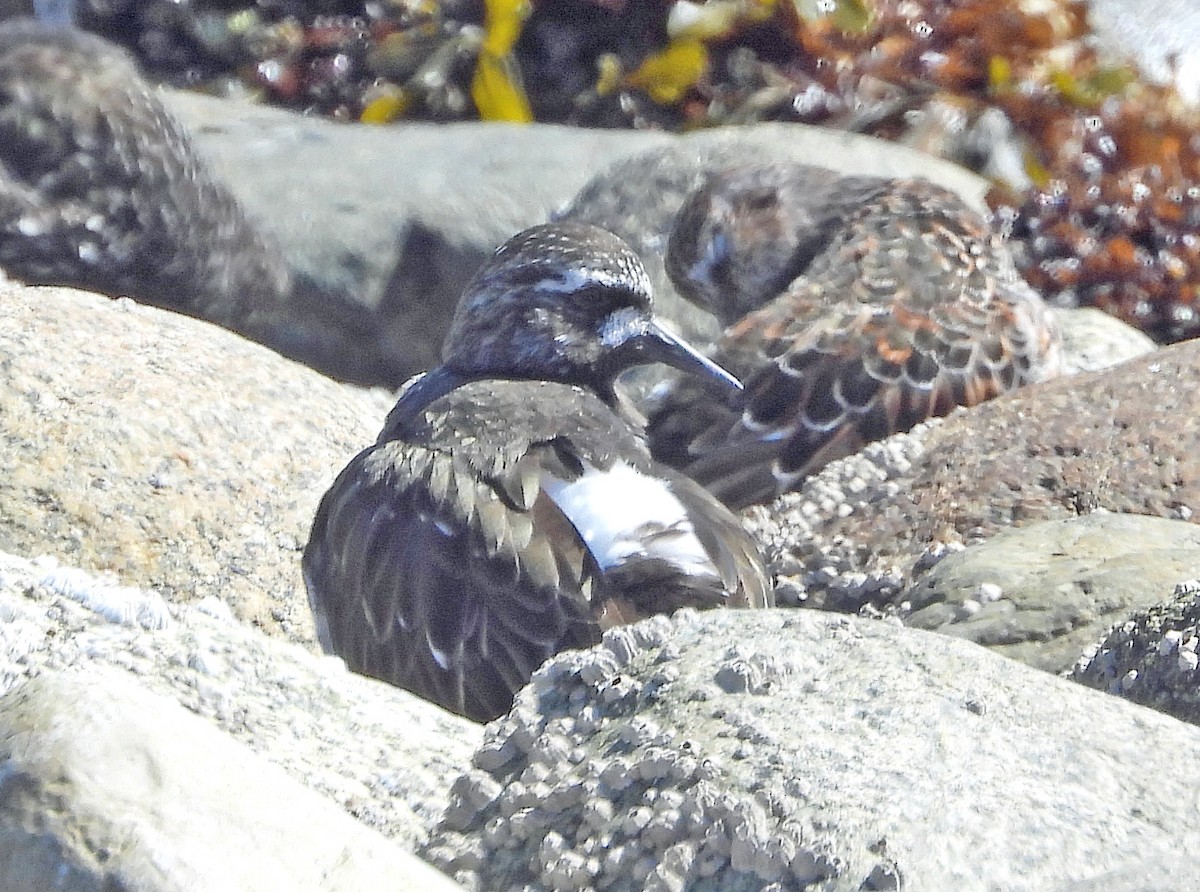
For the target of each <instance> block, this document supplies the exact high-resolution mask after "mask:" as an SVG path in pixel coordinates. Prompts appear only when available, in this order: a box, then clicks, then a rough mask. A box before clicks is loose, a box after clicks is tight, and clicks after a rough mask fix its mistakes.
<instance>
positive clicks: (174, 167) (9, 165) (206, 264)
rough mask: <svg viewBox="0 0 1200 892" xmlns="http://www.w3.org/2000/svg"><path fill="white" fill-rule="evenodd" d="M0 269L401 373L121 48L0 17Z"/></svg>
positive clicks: (380, 376)
mask: <svg viewBox="0 0 1200 892" xmlns="http://www.w3.org/2000/svg"><path fill="white" fill-rule="evenodd" d="M0 269H3V270H5V271H6V272H7V273H8V274H10V275H12V276H13V277H14V278H19V279H22V280H24V281H27V282H30V283H32V284H42V285H73V286H76V287H79V288H84V289H87V290H89V291H98V292H102V293H104V294H110V295H114V296H122V295H128V296H131V297H134V298H136V299H137V300H139V301H142V302H145V303H150V304H155V305H157V306H161V307H166V308H168V309H171V310H175V311H178V312H181V313H186V314H188V315H190V316H197V317H199V318H202V319H207V320H208V321H210V322H214V323H216V324H218V325H221V326H223V327H225V328H229V329H232V330H233V331H237V332H240V333H241V334H244V335H246V336H248V337H250V338H253V339H254V340H257V341H260V342H261V343H264V344H266V345H267V346H269V347H271V348H273V349H275V350H277V351H278V352H280V353H282V354H284V355H285V356H290V357H292V358H295V359H299V360H301V361H303V362H306V363H308V364H310V365H312V366H314V367H315V368H317V369H319V370H320V371H323V372H325V373H327V374H330V375H333V376H335V377H338V378H343V379H346V380H350V381H356V382H363V383H378V382H379V381H388V380H390V381H400V380H403V379H404V377H406V375H405V374H403V368H402V367H403V363H402V362H401V361H399V360H398V359H396V358H395V357H392V356H389V355H386V354H381V350H380V348H379V347H378V346H376V344H375V343H374V341H375V332H376V329H377V327H378V320H376V319H374V318H372V316H371V315H370V314H369V313H368V312H367V311H366V310H365V309H364V308H363V307H362V306H361V305H360V304H359V303H357V302H356V301H355V300H353V299H351V297H350V296H348V295H346V294H341V293H332V292H331V291H330V290H329V289H327V288H321V287H318V286H317V285H316V284H315V283H313V282H310V281H307V280H305V279H303V278H302V277H300V276H297V275H295V274H293V272H292V271H291V269H290V268H289V266H288V263H287V261H286V259H285V258H284V255H283V252H282V250H281V249H280V248H279V246H278V244H277V243H276V242H275V240H274V239H273V238H272V237H271V236H270V234H269V233H268V232H266V231H265V230H264V229H263V228H262V227H259V226H257V225H255V223H254V221H252V220H250V219H249V218H248V217H247V216H246V214H245V213H244V212H243V209H242V207H241V206H240V204H239V203H238V202H237V200H236V199H235V198H234V196H233V195H232V193H230V191H229V190H228V189H227V188H225V186H224V185H222V183H221V182H220V180H218V179H217V178H216V177H215V176H214V175H213V174H212V172H211V171H210V170H209V168H208V166H207V165H206V164H205V163H204V161H203V159H202V158H201V157H200V155H199V154H197V152H196V151H195V149H193V148H192V145H191V141H190V140H189V139H188V137H187V135H186V133H185V132H184V130H183V129H182V128H181V127H180V126H179V125H178V124H177V123H176V122H175V121H174V120H173V119H172V117H171V115H170V114H169V113H168V112H167V110H166V108H165V107H164V106H163V104H162V101H161V100H160V99H159V97H158V95H157V93H156V91H155V90H154V89H153V88H152V87H151V86H150V85H149V84H148V83H146V81H145V80H144V79H143V78H142V77H141V75H140V74H139V73H138V70H137V66H136V65H135V64H134V62H133V59H132V58H130V56H129V55H128V54H127V53H126V52H125V51H124V50H122V49H121V48H119V47H117V46H115V45H113V44H111V43H109V42H108V41H106V40H103V39H101V38H99V37H97V36H95V35H92V34H88V33H85V32H83V31H79V30H75V29H71V28H59V27H47V26H45V25H41V24H38V23H37V22H34V21H29V20H21V19H16V20H7V21H0Z"/></svg>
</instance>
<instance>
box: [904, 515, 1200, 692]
mask: <svg viewBox="0 0 1200 892" xmlns="http://www.w3.org/2000/svg"><path fill="white" fill-rule="evenodd" d="M1198 568H1200V526H1197V525H1196V524H1192V523H1185V522H1184V521H1181V520H1165V519H1163V518H1160V517H1146V516H1144V515H1138V514H1105V513H1099V512H1098V513H1095V514H1089V515H1086V516H1084V517H1073V518H1067V519H1064V520H1051V521H1046V522H1045V523H1035V524H1030V525H1029V526H1024V527H1020V528H1018V529H1010V530H1001V531H1000V532H998V533H996V535H994V536H992V537H991V538H990V539H988V540H987V541H986V542H981V543H979V544H978V545H972V546H971V547H970V548H968V549H966V550H965V551H962V552H958V553H955V554H948V555H947V556H946V557H945V558H944V559H942V560H941V561H939V562H938V563H937V565H936V566H935V567H934V568H933V569H932V570H930V571H929V572H927V573H925V574H924V575H923V576H921V577H920V578H919V579H918V580H917V581H916V582H915V583H914V584H913V585H912V586H911V587H909V589H908V590H907V591H906V592H905V593H904V595H903V610H902V613H901V614H900V615H901V616H902V617H903V619H904V623H905V625H909V626H913V627H915V628H919V629H931V630H936V631H939V632H944V633H946V634H949V635H955V636H957V637H959V638H966V639H967V640H968V641H974V642H975V643H977V644H982V645H984V646H986V647H989V648H991V649H992V650H994V651H996V652H997V653H1001V654H1004V655H1005V656H1007V657H1012V658H1013V659H1016V660H1020V661H1021V662H1022V663H1027V664H1029V665H1030V666H1034V667H1035V668H1038V669H1044V670H1046V671H1048V672H1064V671H1069V670H1070V669H1071V668H1072V667H1073V666H1074V665H1075V662H1076V660H1077V659H1078V658H1079V655H1080V654H1081V653H1083V651H1084V649H1085V648H1086V647H1087V646H1088V645H1089V644H1092V643H1094V642H1095V641H1096V639H1097V638H1099V637H1100V636H1101V635H1103V634H1104V633H1105V632H1106V631H1107V630H1108V628H1109V627H1110V626H1111V625H1112V624H1113V623H1114V622H1121V621H1123V620H1124V619H1125V618H1126V617H1127V616H1130V615H1133V614H1135V613H1138V612H1140V611H1143V610H1145V609H1147V608H1150V607H1152V606H1153V605H1155V604H1157V603H1158V602H1159V601H1160V600H1161V599H1162V593H1163V592H1164V591H1171V590H1172V588H1174V586H1175V585H1176V584H1177V583H1179V582H1182V581H1184V580H1187V579H1191V578H1192V577H1193V576H1194V575H1195V573H1196V572H1197V569H1198Z"/></svg>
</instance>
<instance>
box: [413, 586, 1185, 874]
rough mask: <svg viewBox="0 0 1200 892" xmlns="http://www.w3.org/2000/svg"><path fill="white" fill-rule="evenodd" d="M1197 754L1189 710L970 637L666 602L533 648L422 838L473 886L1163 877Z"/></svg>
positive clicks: (1171, 862) (1172, 858)
mask: <svg viewBox="0 0 1200 892" xmlns="http://www.w3.org/2000/svg"><path fill="white" fill-rule="evenodd" d="M1198 758H1200V730H1197V729H1195V728H1192V727H1188V726H1186V725H1184V724H1181V723H1179V722H1176V721H1174V720H1173V719H1170V718H1168V717H1166V716H1162V715H1159V714H1156V713H1154V712H1151V711H1149V710H1145V709H1142V708H1140V707H1137V706H1134V705H1133V704H1130V703H1126V702H1123V701H1121V700H1119V699H1117V698H1110V697H1104V696H1101V695H1098V694H1097V693H1095V692H1093V691H1089V690H1087V689H1086V688H1083V687H1081V686H1077V685H1072V684H1071V683H1069V682H1067V681H1064V680H1062V679H1059V678H1056V677H1054V676H1052V675H1049V674H1047V673H1042V672H1038V671H1036V670H1033V669H1030V668H1028V667H1026V666H1022V665H1020V664H1019V663H1017V662H1015V661H1012V660H1008V659H1004V658H1002V657H1000V656H998V655H995V654H991V653H988V652H987V651H986V650H984V649H983V648H980V647H977V646H976V645H974V644H971V643H969V642H964V641H960V640H956V639H953V638H950V637H948V636H938V635H931V634H929V633H926V632H921V631H917V630H911V629H904V628H900V627H899V626H897V625H895V624H893V623H887V622H878V621H872V620H865V619H859V618H851V617H844V616H834V615H830V614H824V613H819V612H816V611H809V610H793V611H784V610H775V611H758V612H744V613H741V614H740V615H739V614H736V613H734V612H723V611H717V612H714V613H710V614H706V615H702V614H696V613H692V612H690V611H688V612H683V613H680V614H676V616H675V618H674V620H668V619H665V618H656V619H653V620H650V621H647V622H644V623H640V624H638V625H636V626H633V627H626V628H624V629H618V630H614V631H612V632H610V633H608V634H607V635H606V636H605V641H604V643H603V644H601V645H600V646H598V647H596V648H594V649H592V650H589V651H584V652H577V653H569V654H562V655H560V656H558V657H556V658H555V659H554V660H553V661H551V662H550V663H548V664H547V665H546V666H544V667H543V668H542V670H540V671H539V673H538V674H537V675H535V677H534V681H533V683H532V684H531V686H530V687H527V688H526V689H525V690H524V691H523V692H522V694H520V695H519V696H518V698H517V702H516V704H515V706H514V709H513V711H512V712H511V713H510V714H509V715H508V716H507V717H505V718H503V719H500V720H499V721H497V722H495V723H494V724H493V725H491V726H490V727H489V729H488V735H487V738H486V739H485V741H484V743H483V745H482V746H481V748H480V749H479V751H478V752H477V753H476V755H475V763H474V764H475V767H474V769H473V770H472V771H471V772H470V773H469V774H468V775H466V776H465V777H463V778H462V779H461V780H460V781H459V782H458V783H457V784H456V785H455V788H454V794H453V798H452V801H451V804H450V807H449V809H448V810H447V812H446V817H445V819H444V821H443V822H442V824H441V825H440V827H439V829H438V831H437V833H436V834H435V836H434V838H433V840H432V841H431V843H430V845H429V847H428V848H427V849H426V850H425V854H426V856H427V857H428V858H430V860H432V861H433V862H434V863H436V864H439V865H441V866H442V868H443V869H444V870H446V871H447V872H449V873H453V874H455V875H456V876H457V878H458V879H459V881H460V882H462V883H463V884H464V885H466V886H468V888H476V889H507V888H522V889H527V890H540V889H555V890H562V889H582V888H592V889H612V890H618V889H638V890H641V889H656V890H658V889H684V888H686V889H692V890H697V892H700V890H704V892H708V890H751V889H755V890H758V889H794V888H806V889H820V890H826V892H833V890H846V892H858V890H863V889H899V888H904V889H919V890H933V889H956V890H964V892H968V890H991V889H1006V890H1012V892H1019V890H1025V889H1028V890H1046V889H1067V888H1071V887H1072V886H1071V884H1082V885H1081V886H1079V887H1080V888H1087V887H1088V886H1087V884H1088V883H1090V882H1093V881H1099V880H1100V879H1101V878H1106V877H1107V878H1108V879H1109V880H1110V881H1111V878H1112V877H1114V876H1119V875H1120V873H1122V872H1126V873H1127V874H1130V873H1131V874H1132V875H1133V876H1134V877H1135V878H1137V877H1142V876H1145V873H1144V871H1145V865H1147V864H1153V863H1155V862H1158V864H1160V865H1165V866H1166V867H1167V870H1166V874H1167V875H1166V877H1165V878H1164V879H1162V880H1161V885H1158V886H1156V888H1180V889H1182V888H1185V887H1186V885H1187V884H1188V883H1189V882H1191V880H1190V879H1189V877H1190V876H1192V875H1193V874H1192V872H1193V871H1194V870H1195V856H1194V852H1195V851H1196V849H1195V846H1196V844H1197V842H1200V839H1198V838H1197V830H1196V827H1195V814H1196V808H1197V805H1198V798H1197V797H1198V795H1200V794H1198V792H1197V791H1200V761H1198ZM1100 887H1102V888H1145V887H1144V886H1138V885H1137V884H1136V882H1134V883H1131V884H1122V883H1119V882H1110V883H1109V884H1108V885H1104V884H1103V883H1102V884H1101V886H1100Z"/></svg>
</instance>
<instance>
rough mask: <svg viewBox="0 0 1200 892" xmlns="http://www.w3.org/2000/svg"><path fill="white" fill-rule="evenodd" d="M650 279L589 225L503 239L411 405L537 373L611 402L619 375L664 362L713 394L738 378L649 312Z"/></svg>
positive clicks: (551, 227)
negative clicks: (478, 383) (477, 383)
mask: <svg viewBox="0 0 1200 892" xmlns="http://www.w3.org/2000/svg"><path fill="white" fill-rule="evenodd" d="M650 293H651V289H650V277H649V275H648V274H647V273H646V269H645V267H644V266H643V265H642V262H641V260H639V259H638V256H637V255H636V254H635V253H634V252H633V249H632V248H630V247H629V245H627V244H626V243H625V242H624V241H622V240H621V239H620V238H618V237H617V236H615V235H613V234H612V233H611V232H608V231H607V230H604V229H601V228H599V227H597V226H591V225H589V224H586V223H577V222H573V221H561V222H557V223H546V224H543V225H541V226H534V227H531V228H529V229H526V230H524V231H523V232H520V233H518V234H517V235H515V236H513V238H511V239H509V240H508V241H507V242H506V243H505V244H504V245H502V246H501V247H500V248H499V249H498V250H497V251H496V253H495V254H494V255H493V256H492V257H491V258H490V259H489V260H488V262H487V263H485V264H484V265H483V267H482V268H481V269H480V270H479V272H478V273H476V274H475V277H474V278H473V279H472V280H471V281H470V283H469V284H468V285H467V287H466V289H465V290H464V292H463V296H462V299H461V300H460V301H459V304H458V307H457V309H456V311H455V314H454V319H453V321H452V322H451V324H450V330H449V331H448V332H447V334H446V340H445V343H444V345H443V348H442V365H441V366H440V367H439V368H438V369H435V370H433V371H432V372H430V374H429V375H428V376H426V378H425V379H424V380H422V381H420V382H418V384H417V385H415V386H414V388H413V389H412V390H411V391H410V393H411V395H410V396H408V398H407V402H408V404H409V405H411V406H416V405H418V404H419V403H420V402H421V401H425V402H427V401H428V400H429V399H431V398H436V397H437V396H440V395H441V394H443V393H445V392H447V391H448V390H449V389H450V388H452V387H455V386H458V384H460V383H462V382H464V381H471V380H478V379H481V378H510V379H522V378H532V379H537V380H543V381H559V382H562V383H566V384H579V385H581V386H584V387H587V388H588V389H590V390H592V391H593V392H595V393H596V394H597V395H599V396H600V397H601V398H602V399H604V400H605V401H606V402H608V403H610V404H615V402H616V393H615V390H614V388H613V384H614V381H615V379H616V377H617V376H618V375H619V374H620V373H621V372H623V371H625V370H626V369H628V368H629V367H630V366H634V365H641V364H645V363H651V362H661V363H665V364H667V365H670V366H673V367H675V368H678V369H680V370H682V371H686V372H690V373H693V374H695V375H698V376H700V377H701V378H702V379H703V380H704V381H705V382H706V383H705V385H704V386H705V387H706V388H708V389H709V390H710V391H711V388H712V387H714V386H716V387H719V388H721V389H723V390H724V391H725V392H726V396H728V395H729V394H730V393H736V392H738V391H740V390H741V384H740V382H739V381H738V380H737V379H736V378H734V377H733V376H732V375H730V374H729V373H728V372H726V371H725V370H724V369H723V368H721V367H720V366H718V365H716V364H715V363H713V362H712V361H711V360H709V359H708V358H707V357H705V356H704V355H703V354H701V353H699V352H698V351H697V350H696V349H695V348H693V347H692V346H691V345H689V344H687V343H685V342H684V341H682V340H680V339H679V338H678V337H677V336H676V335H674V334H673V333H671V332H670V331H668V330H667V329H666V328H664V327H662V326H661V325H660V324H659V323H658V321H657V320H656V319H655V318H654V317H653V316H652V315H651V297H650Z"/></svg>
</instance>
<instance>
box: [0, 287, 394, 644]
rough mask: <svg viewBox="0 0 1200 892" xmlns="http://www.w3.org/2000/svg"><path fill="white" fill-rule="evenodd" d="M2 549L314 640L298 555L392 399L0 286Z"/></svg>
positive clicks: (164, 318)
mask: <svg viewBox="0 0 1200 892" xmlns="http://www.w3.org/2000/svg"><path fill="white" fill-rule="evenodd" d="M0 366H3V368H4V369H5V374H4V376H3V379H0V456H2V458H0V462H2V464H3V466H4V467H5V468H8V469H9V470H8V473H6V474H4V475H3V477H2V478H0V550H4V551H9V552H13V553H17V554H24V555H30V556H36V555H42V554H50V555H53V556H55V557H57V558H59V559H60V560H62V561H63V562H65V563H68V564H72V565H74V566H77V567H81V568H85V569H92V570H98V571H99V570H105V571H113V572H115V573H117V574H118V575H120V577H121V578H122V580H123V581H124V582H125V583H126V584H129V585H136V586H142V587H146V588H154V589H156V590H158V591H159V592H161V593H162V594H163V595H164V596H165V597H166V598H167V599H168V600H170V601H175V602H184V603H186V602H193V601H198V600H200V599H202V598H204V597H207V596H211V595H218V596H219V597H220V598H221V599H223V600H224V601H225V602H226V603H227V604H228V605H229V606H230V607H231V608H232V609H233V612H234V613H235V614H236V615H237V616H238V617H240V618H241V619H243V620H245V621H247V622H251V623H254V624H255V625H258V626H259V627H261V628H263V629H264V630H266V631H267V632H268V633H270V634H278V635H286V636H288V637H290V638H291V639H292V640H295V641H302V642H311V641H313V640H314V630H313V624H312V616H311V613H310V611H309V609H308V603H307V598H306V597H305V593H304V587H303V583H302V581H301V578H300V569H299V565H300V550H301V548H303V546H304V543H305V541H306V540H307V538H308V530H309V527H310V525H311V524H312V518H313V514H315V513H316V507H317V500H318V499H319V498H320V497H321V494H322V493H323V492H324V491H325V490H326V489H327V488H328V486H329V484H330V483H331V482H332V481H333V478H334V476H335V475H336V474H337V472H338V471H339V470H340V469H341V468H342V466H343V465H344V464H345V463H346V462H347V461H348V460H349V459H350V457H351V456H352V455H354V454H355V453H356V452H358V451H359V450H360V449H361V448H363V447H364V446H365V445H367V444H368V443H370V442H372V441H373V440H374V439H375V435H376V434H377V433H378V431H379V428H380V426H381V425H382V422H383V418H384V416H385V415H386V414H387V411H388V409H389V408H390V407H391V403H392V399H391V397H390V396H389V395H387V394H384V393H374V394H372V393H368V392H365V391H361V390H357V389H353V388H349V387H346V386H344V385H339V384H335V383H334V382H332V381H330V380H328V379H327V378H324V377H322V376H321V375H318V374H316V373H315V372H312V371H310V370H309V369H307V368H305V367H304V366H301V365H299V364H298V363H294V362H290V361H288V360H285V359H282V358H280V357H279V356H277V355H276V354H274V353H272V352H271V351H269V350H267V349H265V348H263V347H260V346H258V345H257V344H254V343H251V342H250V341H247V340H245V339H243V338H241V337H238V336H237V335H234V334H231V333H229V332H227V331H225V330H223V329H220V328H218V327H216V326H213V325H209V324H206V323H203V322H198V321H196V320H193V319H188V318H185V317H183V316H179V315H176V314H174V313H169V312H166V311H164V310H158V309H155V308H153V307H146V306H142V305H139V304H135V303H133V302H131V301H127V300H125V301H113V300H110V299H108V298H105V297H100V296H97V295H91V294H85V293H82V292H75V291H70V290H68V289H62V288H25V287H21V286H18V285H16V284H14V283H11V282H5V281H3V280H0Z"/></svg>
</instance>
